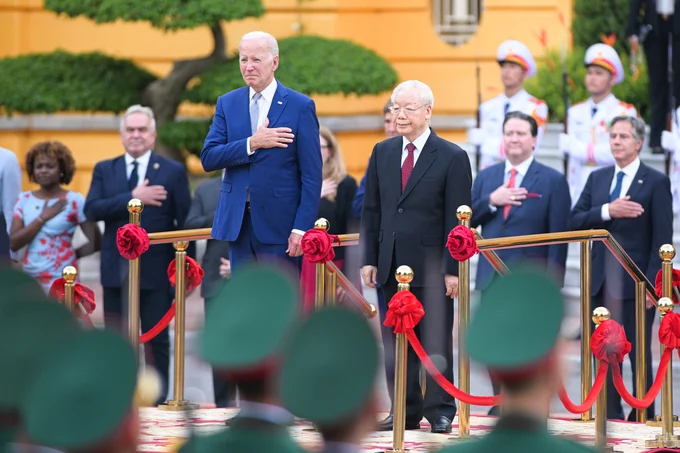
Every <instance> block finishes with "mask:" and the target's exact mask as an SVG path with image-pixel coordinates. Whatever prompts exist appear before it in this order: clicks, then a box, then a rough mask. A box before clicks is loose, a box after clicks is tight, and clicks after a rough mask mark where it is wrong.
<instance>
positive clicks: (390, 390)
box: [376, 285, 394, 404]
mask: <svg viewBox="0 0 680 453" xmlns="http://www.w3.org/2000/svg"><path fill="white" fill-rule="evenodd" d="M376 293H377V296H378V310H379V311H380V333H381V336H382V342H383V355H384V359H385V367H384V368H385V381H386V382H387V394H388V395H389V396H390V401H391V402H392V403H393V404H394V340H393V337H394V331H393V330H392V327H387V326H386V325H385V315H386V314H387V301H386V300H385V295H384V294H383V291H382V288H381V287H380V285H377V286H376Z"/></svg>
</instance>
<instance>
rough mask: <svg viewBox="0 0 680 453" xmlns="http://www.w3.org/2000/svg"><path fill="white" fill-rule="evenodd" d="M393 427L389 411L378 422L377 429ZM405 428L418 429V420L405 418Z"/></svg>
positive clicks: (392, 417) (383, 429)
mask: <svg viewBox="0 0 680 453" xmlns="http://www.w3.org/2000/svg"><path fill="white" fill-rule="evenodd" d="M449 424H450V422H449ZM393 429H394V415H393V414H391V413H390V415H388V416H387V417H385V419H384V420H382V421H380V422H378V431H392V430H393ZM406 429H408V430H413V429H420V420H418V421H413V420H409V419H408V418H407V419H406Z"/></svg>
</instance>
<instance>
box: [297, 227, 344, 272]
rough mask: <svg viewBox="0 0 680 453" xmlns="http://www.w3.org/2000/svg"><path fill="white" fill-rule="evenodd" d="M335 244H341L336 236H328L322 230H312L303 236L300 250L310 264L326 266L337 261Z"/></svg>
mask: <svg viewBox="0 0 680 453" xmlns="http://www.w3.org/2000/svg"><path fill="white" fill-rule="evenodd" d="M334 242H337V243H338V244H339V243H340V238H339V237H338V236H336V235H335V234H328V232H327V231H326V230H323V229H321V228H312V229H311V230H308V231H307V232H306V233H305V234H304V235H303V236H302V240H301V241H300V248H301V249H302V253H303V254H304V255H305V258H307V260H308V261H309V262H310V263H312V264H326V263H327V262H329V261H333V260H334V259H335V250H333V243H334Z"/></svg>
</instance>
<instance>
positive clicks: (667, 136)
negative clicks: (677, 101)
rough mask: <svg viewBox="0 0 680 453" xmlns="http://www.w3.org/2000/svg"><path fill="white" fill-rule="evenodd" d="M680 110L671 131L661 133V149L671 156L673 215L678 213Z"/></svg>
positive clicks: (679, 205) (679, 192)
mask: <svg viewBox="0 0 680 453" xmlns="http://www.w3.org/2000/svg"><path fill="white" fill-rule="evenodd" d="M678 115H680V108H678V110H676V111H675V118H673V122H672V125H673V126H672V128H673V129H672V131H662V132H661V147H662V148H663V149H667V150H668V151H669V152H671V153H672V154H673V159H672V160H671V169H670V170H671V172H670V173H671V174H670V175H669V176H670V178H671V193H672V194H673V213H674V214H676V215H677V214H678V213H680V127H679V126H680V124H678Z"/></svg>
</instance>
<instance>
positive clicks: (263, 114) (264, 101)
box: [246, 79, 278, 156]
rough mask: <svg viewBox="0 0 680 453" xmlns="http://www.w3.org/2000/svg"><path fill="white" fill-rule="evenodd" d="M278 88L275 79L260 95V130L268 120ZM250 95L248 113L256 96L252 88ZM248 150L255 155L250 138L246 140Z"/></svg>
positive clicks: (258, 122) (258, 104)
mask: <svg viewBox="0 0 680 453" xmlns="http://www.w3.org/2000/svg"><path fill="white" fill-rule="evenodd" d="M277 86H278V84H277V83H276V79H274V80H272V83H270V84H269V85H268V86H267V88H265V89H264V90H262V92H261V93H260V94H261V95H262V96H261V97H260V99H258V100H257V106H258V108H259V109H260V115H259V117H258V118H257V127H258V128H259V127H260V126H262V124H263V123H264V120H265V118H267V115H268V114H269V108H270V107H271V106H272V101H273V100H274V94H276V87H277ZM249 93H250V94H249V96H248V99H249V101H248V112H250V105H251V104H252V103H253V96H255V93H256V91H255V90H254V89H253V87H250V90H249ZM248 115H250V113H248ZM246 150H247V151H248V155H249V156H250V155H252V154H253V153H255V151H251V150H250V137H248V139H247V140H246Z"/></svg>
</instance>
